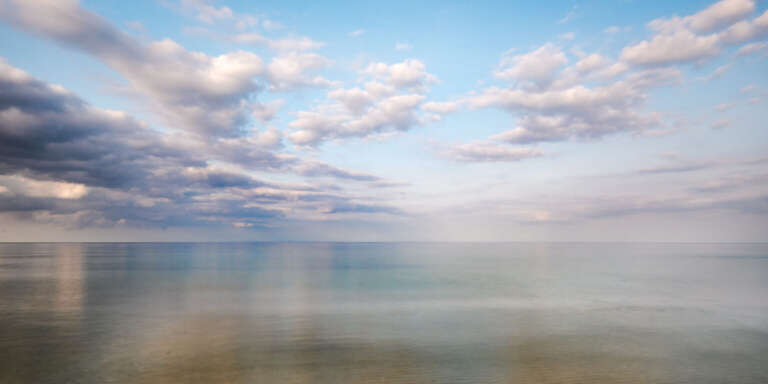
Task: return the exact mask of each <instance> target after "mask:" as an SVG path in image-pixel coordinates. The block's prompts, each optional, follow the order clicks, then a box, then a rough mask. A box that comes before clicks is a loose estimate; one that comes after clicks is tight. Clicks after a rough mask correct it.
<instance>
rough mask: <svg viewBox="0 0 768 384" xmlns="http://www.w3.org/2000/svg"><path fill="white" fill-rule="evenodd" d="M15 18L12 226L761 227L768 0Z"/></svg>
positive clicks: (186, 5)
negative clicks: (756, 0) (762, 1)
mask: <svg viewBox="0 0 768 384" xmlns="http://www.w3.org/2000/svg"><path fill="white" fill-rule="evenodd" d="M0 21H2V22H0V56H2V57H3V60H4V62H3V63H2V66H0V72H2V73H1V74H2V77H1V79H2V82H3V88H4V89H5V91H3V92H4V94H3V95H2V98H1V100H0V150H2V152H4V153H5V154H4V155H0V224H1V225H2V226H1V227H0V228H1V229H0V240H31V241H36V240H350V241H357V240H379V241H389V240H391V241H395V240H483V241H515V240H521V241H527V240H548V241H560V240H563V241H573V240H585V241H656V240H659V241H762V240H765V238H764V232H765V229H766V224H768V220H767V216H766V215H768V151H766V149H768V148H767V147H768V134H767V133H766V126H765V123H764V122H765V121H766V118H768V113H766V110H768V109H767V108H765V104H766V98H767V97H768V76H767V75H768V71H766V69H768V67H766V56H767V55H768V41H767V39H768V13H766V5H765V4H764V3H759V2H755V1H751V0H723V1H720V2H711V1H688V2H682V1H680V2H667V3H663V4H657V3H653V2H634V1H624V2H608V1H604V2H574V1H560V2H547V3H546V4H541V3H535V2H519V3H515V2H479V3H469V2H458V1H457V2H450V1H440V2H438V1H435V2H417V3H416V4H414V3H413V2H405V1H403V2H386V3H360V2H341V1H339V2H316V3H310V4H307V3H306V2H289V1H274V2H259V3H254V2H248V1H202V0H157V1H137V2H131V3H127V2H119V1H81V2H76V1H70V0H67V1H42V0H41V1H17V0H2V1H0Z"/></svg>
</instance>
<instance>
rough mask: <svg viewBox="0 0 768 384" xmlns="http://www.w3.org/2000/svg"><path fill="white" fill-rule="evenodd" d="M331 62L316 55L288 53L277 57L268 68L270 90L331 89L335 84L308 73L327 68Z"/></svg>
mask: <svg viewBox="0 0 768 384" xmlns="http://www.w3.org/2000/svg"><path fill="white" fill-rule="evenodd" d="M330 64H331V61H330V60H328V59H326V58H325V57H323V56H320V55H318V54H315V53H286V54H283V55H280V56H278V57H275V58H273V59H272V61H270V63H269V65H268V66H267V71H266V74H267V78H268V80H269V83H270V88H271V89H272V90H275V91H284V90H291V89H294V88H297V87H307V86H309V87H330V86H332V85H334V83H333V82H332V81H330V80H328V79H326V78H324V77H321V76H314V77H312V76H309V75H307V74H306V72H308V71H311V70H318V69H322V68H326V67H328V66H329V65H330Z"/></svg>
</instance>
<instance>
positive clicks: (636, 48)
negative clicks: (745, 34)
mask: <svg viewBox="0 0 768 384" xmlns="http://www.w3.org/2000/svg"><path fill="white" fill-rule="evenodd" d="M719 53H720V40H719V38H718V37H717V36H716V35H708V36H698V35H696V34H694V33H693V32H691V31H690V30H687V29H679V30H675V31H674V32H672V33H663V34H659V35H656V36H655V37H653V38H652V39H651V40H650V41H647V40H646V41H642V42H640V43H638V44H636V45H633V46H628V47H625V48H624V49H623V50H622V52H621V59H622V60H625V61H627V62H629V63H632V64H638V65H655V64H668V63H679V62H685V61H696V60H702V59H706V58H710V57H713V56H716V55H717V54H719Z"/></svg>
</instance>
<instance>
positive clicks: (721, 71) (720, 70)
mask: <svg viewBox="0 0 768 384" xmlns="http://www.w3.org/2000/svg"><path fill="white" fill-rule="evenodd" d="M732 65H733V64H725V65H721V66H719V67H717V68H716V69H715V70H714V71H712V73H710V74H709V75H707V76H703V77H699V80H701V81H712V80H716V79H719V78H721V77H722V76H723V75H724V74H725V72H727V71H728V69H730V68H731V66H732Z"/></svg>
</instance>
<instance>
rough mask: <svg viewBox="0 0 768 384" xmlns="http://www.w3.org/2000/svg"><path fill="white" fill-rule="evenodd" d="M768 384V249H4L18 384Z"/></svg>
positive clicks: (1, 261) (2, 371) (3, 327)
mask: <svg viewBox="0 0 768 384" xmlns="http://www.w3.org/2000/svg"><path fill="white" fill-rule="evenodd" d="M112 382H114V383H766V382H768V245H765V244H762V245H761V244H544V243H542V244H440V243H431V244H334V243H316V244H294V243H275V244H0V383H112Z"/></svg>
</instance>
